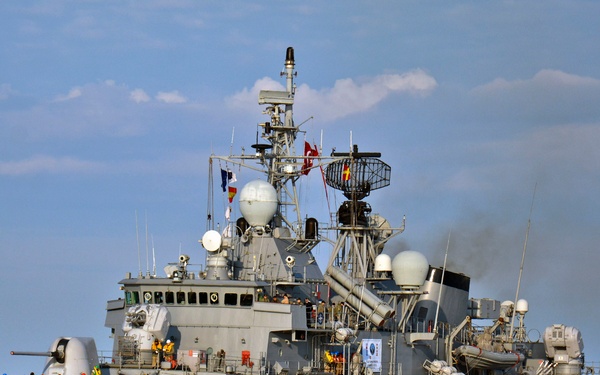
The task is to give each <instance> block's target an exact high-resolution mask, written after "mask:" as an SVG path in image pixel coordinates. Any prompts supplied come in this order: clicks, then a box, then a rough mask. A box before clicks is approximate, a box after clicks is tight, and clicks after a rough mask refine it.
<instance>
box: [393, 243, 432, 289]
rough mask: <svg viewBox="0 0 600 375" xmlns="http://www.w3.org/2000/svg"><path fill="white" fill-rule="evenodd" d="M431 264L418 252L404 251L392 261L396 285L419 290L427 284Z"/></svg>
mask: <svg viewBox="0 0 600 375" xmlns="http://www.w3.org/2000/svg"><path fill="white" fill-rule="evenodd" d="M428 271H429V262H428V261H427V258H425V255H423V254H421V253H419V252H418V251H412V250H409V251H403V252H401V253H399V254H398V255H396V256H395V257H394V260H393V261H392V275H393V277H394V281H395V282H396V285H399V286H401V287H404V288H418V287H420V286H421V285H423V283H424V282H425V278H426V277H427V272H428Z"/></svg>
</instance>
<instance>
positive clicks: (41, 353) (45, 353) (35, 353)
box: [10, 351, 52, 357]
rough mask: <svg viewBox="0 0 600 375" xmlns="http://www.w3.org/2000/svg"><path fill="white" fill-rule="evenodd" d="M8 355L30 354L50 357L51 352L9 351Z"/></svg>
mask: <svg viewBox="0 0 600 375" xmlns="http://www.w3.org/2000/svg"><path fill="white" fill-rule="evenodd" d="M10 355H31V356H35V357H52V352H15V351H11V352H10Z"/></svg>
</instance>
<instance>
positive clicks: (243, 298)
mask: <svg viewBox="0 0 600 375" xmlns="http://www.w3.org/2000/svg"><path fill="white" fill-rule="evenodd" d="M240 306H252V294H240Z"/></svg>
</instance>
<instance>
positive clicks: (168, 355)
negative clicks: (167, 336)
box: [163, 340, 175, 362]
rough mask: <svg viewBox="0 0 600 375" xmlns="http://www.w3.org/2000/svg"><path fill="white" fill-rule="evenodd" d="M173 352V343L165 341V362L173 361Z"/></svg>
mask: <svg viewBox="0 0 600 375" xmlns="http://www.w3.org/2000/svg"><path fill="white" fill-rule="evenodd" d="M174 351H175V343H173V342H172V341H171V340H167V343H166V344H165V346H163V354H164V358H165V361H167V362H171V361H172V360H173V353H174Z"/></svg>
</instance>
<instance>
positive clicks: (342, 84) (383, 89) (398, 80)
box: [228, 70, 437, 121]
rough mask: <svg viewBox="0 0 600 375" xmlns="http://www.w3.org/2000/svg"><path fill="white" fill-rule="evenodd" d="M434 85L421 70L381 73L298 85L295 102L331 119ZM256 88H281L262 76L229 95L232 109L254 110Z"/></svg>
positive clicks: (423, 92) (424, 92)
mask: <svg viewBox="0 0 600 375" xmlns="http://www.w3.org/2000/svg"><path fill="white" fill-rule="evenodd" d="M436 87H437V82H436V80H435V79H434V78H433V77H431V76H430V75H428V74H427V73H425V72H424V71H423V70H414V71H410V72H408V73H404V74H384V75H379V76H376V77H372V78H369V79H366V80H364V81H360V82H357V81H355V80H354V79H352V78H345V79H340V80H337V81H336V82H335V84H334V86H333V87H332V88H328V89H322V90H315V89H312V88H311V87H310V86H308V85H306V84H303V85H300V86H299V87H298V89H297V91H296V102H297V103H298V105H299V106H300V107H302V109H303V111H304V112H306V113H311V114H314V116H315V117H317V118H319V119H320V120H323V121H333V120H337V119H339V118H343V117H346V116H350V115H352V114H355V113H360V112H365V111H368V110H370V109H372V108H374V107H375V106H377V105H378V104H379V103H381V102H382V101H383V100H385V99H386V98H388V97H389V96H390V95H392V94H394V93H402V92H405V93H408V94H411V95H418V96H424V95H428V94H429V93H431V91H433V90H434V89H435V88H436ZM260 90H284V87H283V86H282V85H281V84H280V83H278V82H276V81H273V80H272V79H270V78H262V79H260V80H258V81H256V83H255V84H254V86H252V88H251V89H247V88H245V89H244V90H242V91H240V92H239V93H237V94H235V95H233V96H232V97H231V98H230V99H229V100H228V102H229V103H230V104H231V106H232V107H234V108H240V109H244V110H254V109H255V108H256V102H257V98H258V93H259V91H260Z"/></svg>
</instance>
